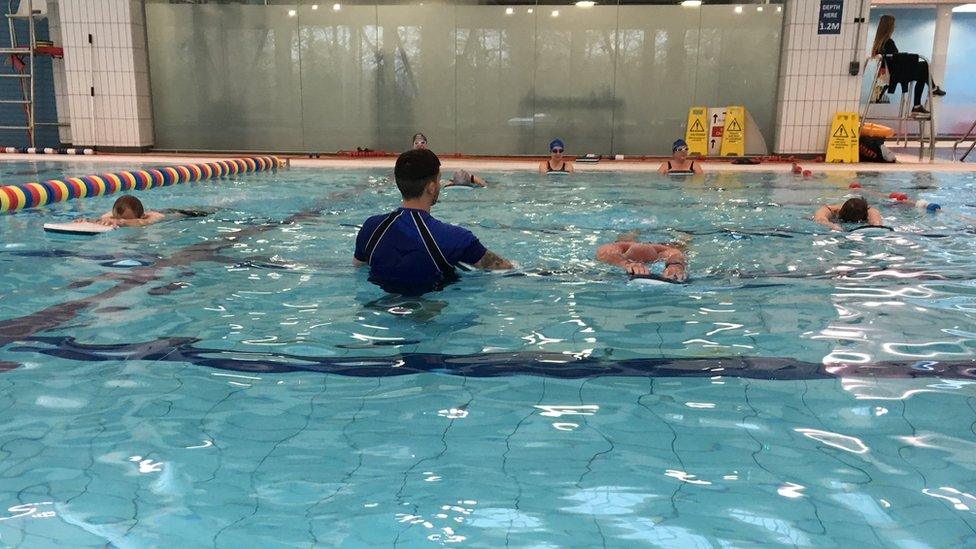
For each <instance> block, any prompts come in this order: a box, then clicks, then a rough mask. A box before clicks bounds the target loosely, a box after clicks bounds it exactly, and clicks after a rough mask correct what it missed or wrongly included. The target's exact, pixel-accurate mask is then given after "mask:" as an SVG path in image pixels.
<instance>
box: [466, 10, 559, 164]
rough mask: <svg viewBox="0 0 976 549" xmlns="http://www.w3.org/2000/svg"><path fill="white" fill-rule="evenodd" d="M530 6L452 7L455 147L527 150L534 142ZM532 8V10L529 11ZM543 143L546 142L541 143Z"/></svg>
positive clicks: (502, 151)
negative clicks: (454, 15) (454, 17)
mask: <svg viewBox="0 0 976 549" xmlns="http://www.w3.org/2000/svg"><path fill="white" fill-rule="evenodd" d="M529 9H532V7H531V6H518V7H512V12H513V13H512V15H511V16H509V15H506V11H505V10H506V8H504V7H501V6H471V5H459V6H457V46H456V55H457V150H458V151H463V152H469V153H478V154H502V155H514V154H526V153H528V152H530V151H534V150H538V149H539V148H540V146H539V144H538V143H537V142H536V140H535V126H534V124H535V112H536V111H535V105H534V103H533V99H534V96H535V94H534V93H533V86H534V81H533V79H534V76H535V55H534V54H533V52H534V51H535V46H536V31H535V26H536V19H535V16H534V15H533V14H532V13H529ZM533 11H534V10H533ZM542 147H545V145H542Z"/></svg>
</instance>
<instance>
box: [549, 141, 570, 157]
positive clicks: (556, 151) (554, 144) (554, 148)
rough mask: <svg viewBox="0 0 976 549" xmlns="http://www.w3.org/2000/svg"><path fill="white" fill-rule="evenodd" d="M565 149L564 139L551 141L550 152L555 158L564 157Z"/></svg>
mask: <svg viewBox="0 0 976 549" xmlns="http://www.w3.org/2000/svg"><path fill="white" fill-rule="evenodd" d="M565 150H566V145H564V144H563V141H562V139H553V140H552V141H550V142H549V154H550V155H551V156H552V158H553V159H559V158H562V157H563V152H564V151H565Z"/></svg>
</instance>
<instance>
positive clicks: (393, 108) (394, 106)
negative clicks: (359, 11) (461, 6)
mask: <svg viewBox="0 0 976 549" xmlns="http://www.w3.org/2000/svg"><path fill="white" fill-rule="evenodd" d="M454 11H455V8H454V6H453V5H450V4H434V3H421V4H417V5H380V6H379V7H378V10H377V13H378V15H377V22H378V25H379V27H380V30H381V31H382V32H383V37H384V38H383V41H382V48H381V49H380V52H381V55H380V60H379V68H378V73H377V89H378V102H377V119H378V122H379V126H380V140H379V143H377V148H379V149H381V150H388V151H403V150H406V149H409V148H410V146H411V141H410V138H411V137H412V136H413V134H415V133H416V132H423V133H424V134H425V135H426V136H427V138H428V139H429V140H430V148H431V149H432V150H434V151H439V152H442V153H449V152H453V151H456V150H457V143H456V141H455V123H456V121H455V108H454V106H455V104H456V97H455V78H456V76H455V70H454V51H455V36H454V35H455V32H454V29H455V23H454Z"/></svg>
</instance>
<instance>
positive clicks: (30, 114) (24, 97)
mask: <svg viewBox="0 0 976 549" xmlns="http://www.w3.org/2000/svg"><path fill="white" fill-rule="evenodd" d="M40 4H41V2H40V0H21V2H20V4H19V5H18V7H17V9H16V10H14V9H13V0H7V30H8V32H9V33H10V47H9V48H4V47H0V57H6V58H8V59H9V60H10V62H11V66H13V65H14V58H17V59H19V61H20V63H22V64H23V68H21V69H19V70H18V69H17V68H16V67H13V70H11V71H10V72H2V73H0V78H16V79H18V80H20V82H21V84H20V89H21V97H19V98H17V99H0V105H23V107H24V116H25V118H26V121H25V123H24V124H22V125H21V124H0V130H25V131H26V132H27V140H28V141H29V142H30V146H31V147H34V146H36V142H35V141H36V140H35V135H34V130H35V129H36V128H37V126H59V127H60V126H70V124H66V123H60V122H38V121H37V120H36V119H35V118H34V106H35V102H34V98H35V92H34V84H35V81H34V69H35V67H36V64H35V62H34V61H35V58H36V57H37V55H38V49H37V27H36V24H35V23H36V20H37V19H38V18H46V17H47V15H46V13H45V12H44V11H42V10H37V9H34V6H35V5H38V6H39V5H40ZM17 21H27V44H23V45H22V44H19V43H18V41H17V25H16V23H17ZM49 49H50V48H49Z"/></svg>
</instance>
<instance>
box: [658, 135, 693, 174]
mask: <svg viewBox="0 0 976 549" xmlns="http://www.w3.org/2000/svg"><path fill="white" fill-rule="evenodd" d="M657 173H660V174H665V175H700V174H701V173H702V167H701V164H697V163H695V161H694V160H688V143H685V140H684V139H678V140H676V141H675V142H674V143H673V144H672V145H671V160H668V161H667V162H664V163H663V164H661V167H659V168H658V169H657Z"/></svg>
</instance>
